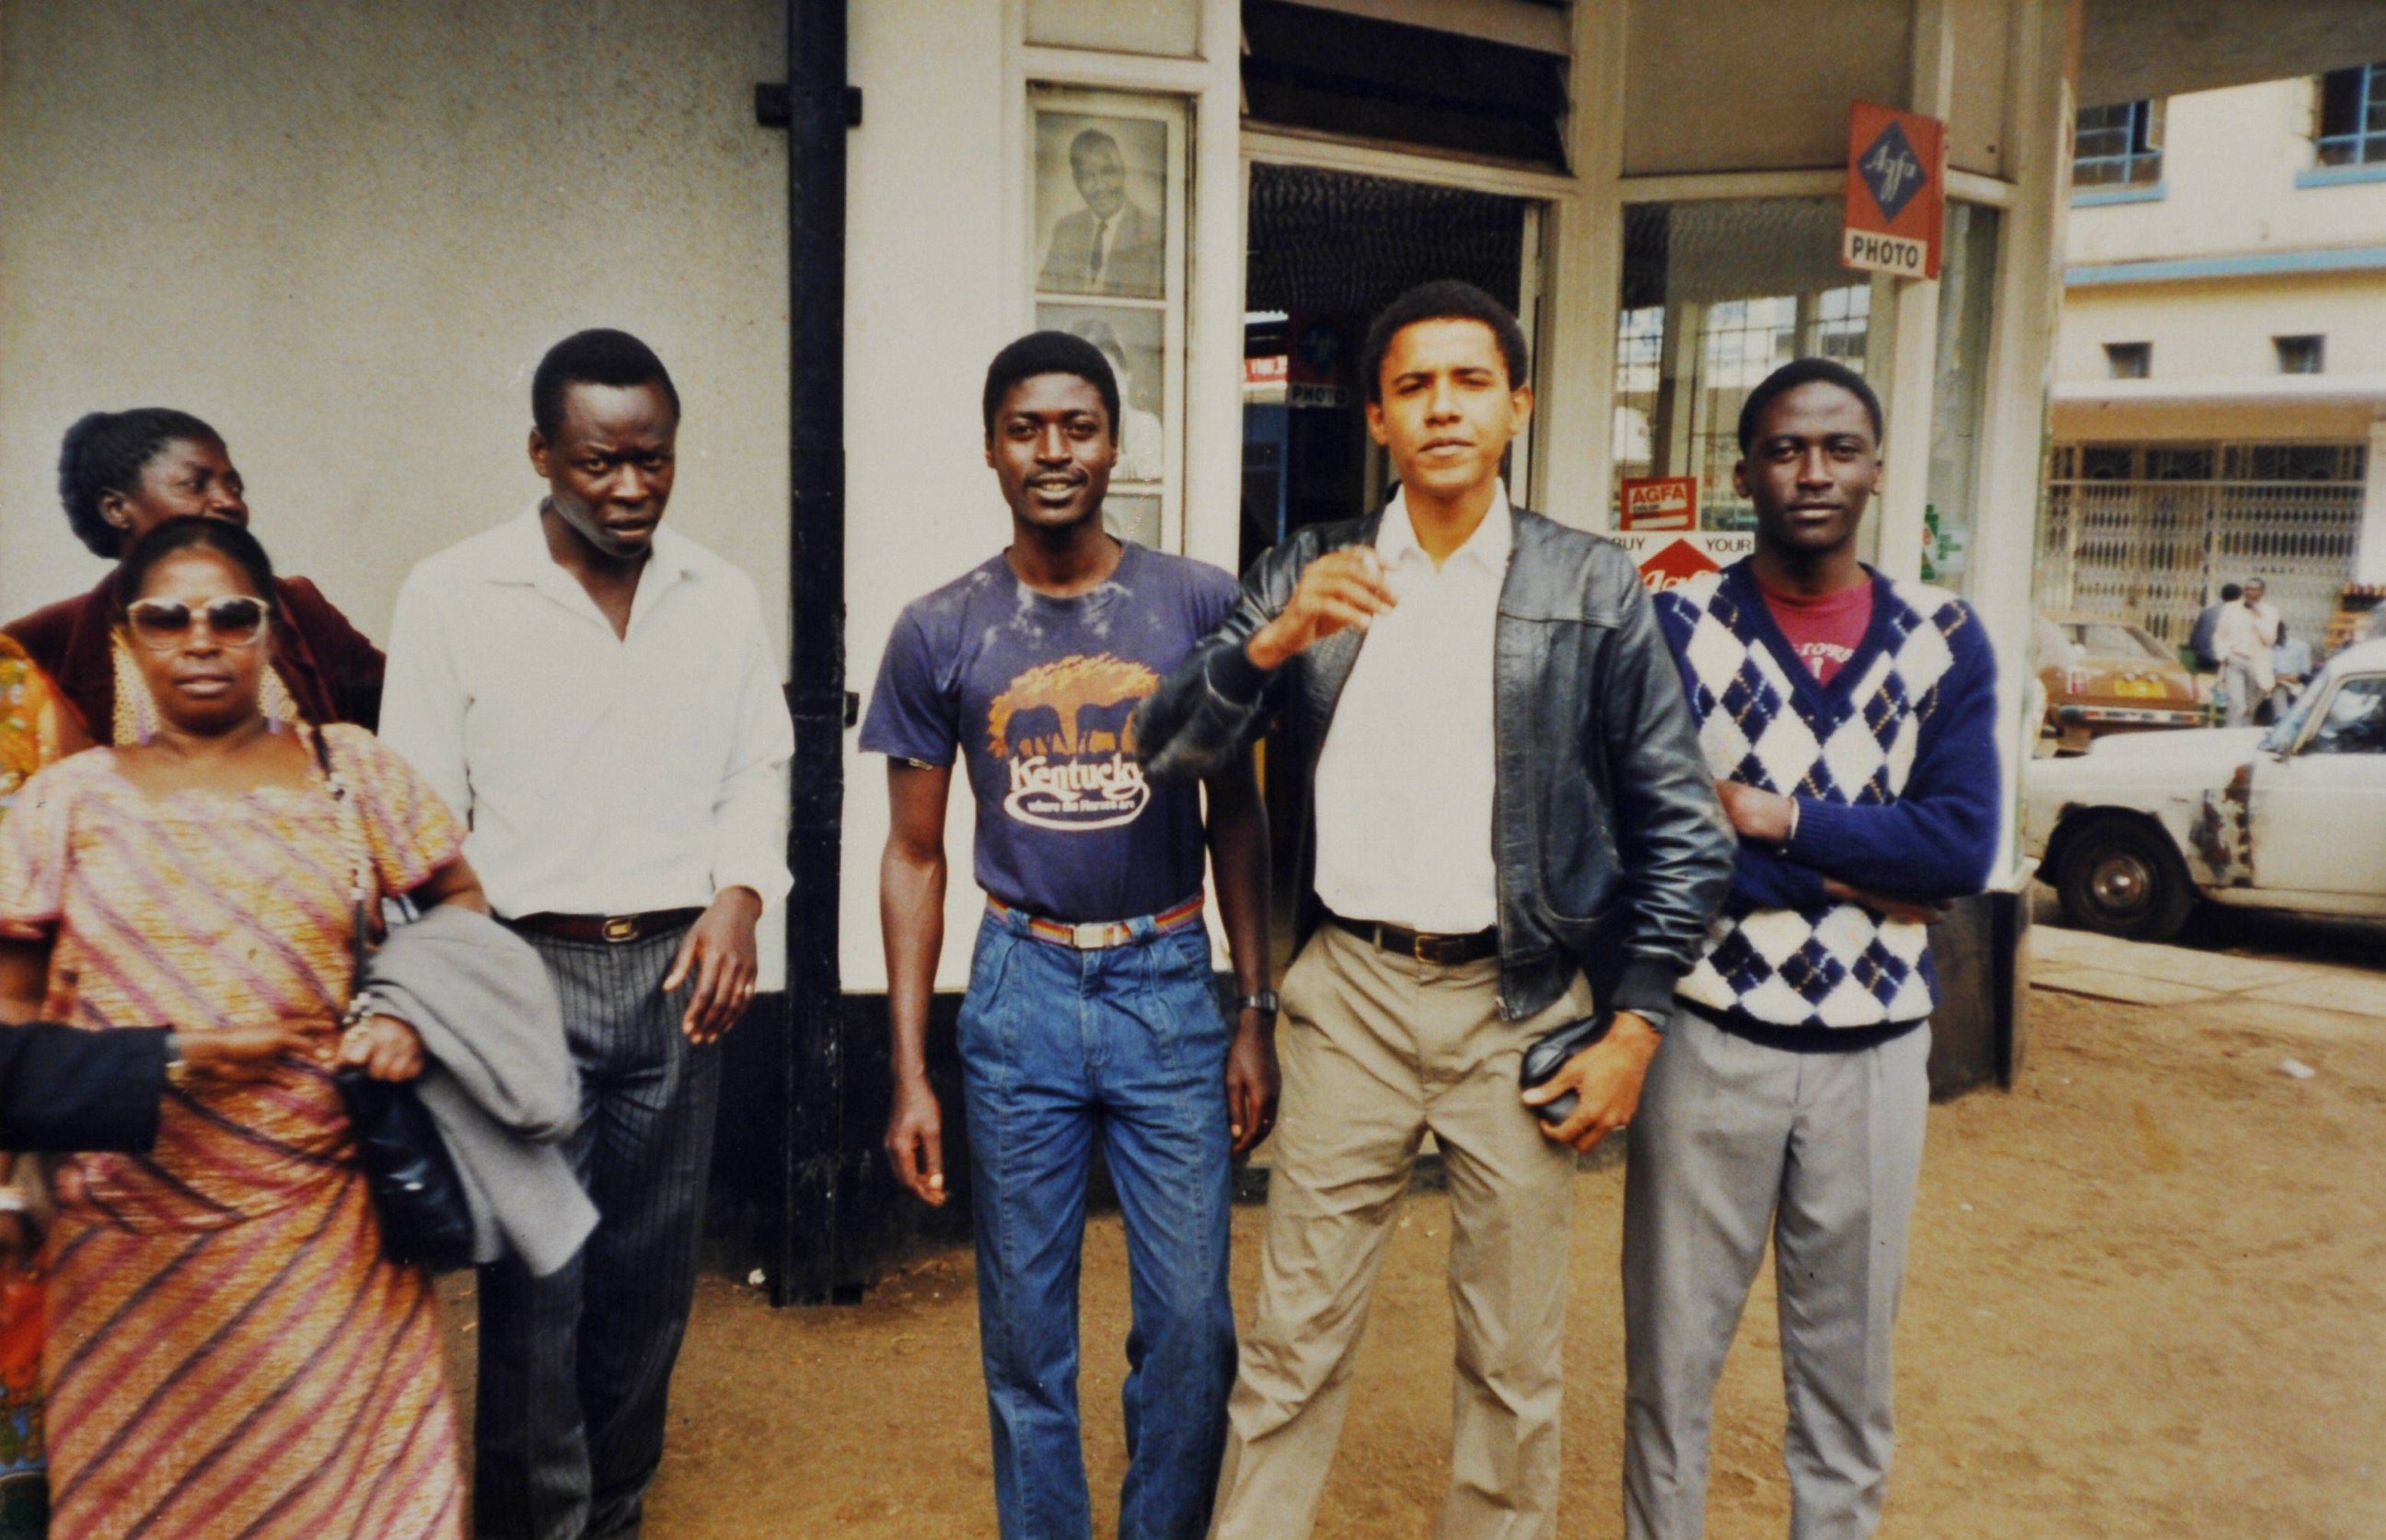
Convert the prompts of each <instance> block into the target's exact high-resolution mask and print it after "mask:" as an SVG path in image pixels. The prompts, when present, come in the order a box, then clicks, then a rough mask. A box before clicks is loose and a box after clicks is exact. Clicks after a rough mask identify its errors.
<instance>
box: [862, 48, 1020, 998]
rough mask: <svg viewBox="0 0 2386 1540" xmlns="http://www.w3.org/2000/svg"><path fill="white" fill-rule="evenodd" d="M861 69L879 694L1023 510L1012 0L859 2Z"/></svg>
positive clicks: (971, 915) (872, 806)
mask: <svg viewBox="0 0 2386 1540" xmlns="http://www.w3.org/2000/svg"><path fill="white" fill-rule="evenodd" d="M851 49H852V52H851V62H850V67H849V69H850V79H851V80H852V81H853V83H855V84H856V85H858V86H860V88H861V91H862V100H863V104H864V106H863V114H864V117H863V122H862V126H861V127H860V129H858V130H856V131H854V133H853V134H852V135H851V137H850V139H849V141H848V161H847V187H848V194H847V196H848V213H847V219H846V229H847V233H848V242H849V244H848V248H847V257H846V262H847V266H846V273H847V278H846V319H845V328H846V330H845V358H846V396H845V408H846V530H847V532H846V604H847V614H846V655H847V670H848V677H847V688H848V689H851V690H855V691H858V692H860V695H861V697H862V700H863V701H864V703H865V704H866V703H867V702H868V700H869V698H870V691H871V688H872V686H873V684H874V683H875V682H876V680H877V677H878V663H879V659H880V658H881V657H883V656H884V654H885V649H886V637H887V633H888V632H890V631H892V630H893V629H894V624H895V618H896V616H898V614H900V613H901V612H902V608H903V606H904V605H906V604H907V603H909V602H910V600H912V599H914V598H916V597H918V596H919V595H922V594H923V593H925V592H927V591H928V590H930V589H932V588H934V587H936V586H937V585H938V584H940V583H943V582H946V581H948V580H949V579H952V578H956V577H959V576H961V573H963V572H965V571H967V570H969V569H970V568H972V567H974V566H976V565H977V564H978V563H979V562H981V561H984V560H985V559H986V557H989V556H991V555H993V554H994V553H995V552H996V551H998V550H1000V549H1001V548H1002V547H1003V546H1004V545H1007V544H1009V543H1010V539H1011V518H1010V514H1009V512H1008V511H1007V510H1006V509H1005V508H1004V507H1003V503H1002V498H1001V495H999V493H998V491H997V489H996V487H995V482H994V472H993V471H991V470H987V469H986V457H985V444H986V433H985V429H984V425H983V419H982V418H981V416H980V413H979V406H978V397H979V392H980V389H981V387H982V385H983V383H984V382H985V378H986V363H987V361H988V360H990V359H991V358H992V357H994V354H995V352H996V350H997V349H998V348H1000V347H1001V346H1002V344H1004V343H1006V342H1009V341H1010V340H1011V337H1012V336H1013V335H1014V334H1015V331H1016V328H1015V327H1014V324H1013V322H1014V320H1015V313H1016V311H1017V310H1018V308H1019V306H1018V304H1017V300H1016V296H1015V295H1014V294H1013V293H1012V292H1011V289H1010V288H1009V287H1008V277H1007V275H1008V274H1009V272H1010V271H1011V264H1010V263H1008V262H1006V261H1005V260H1004V259H1002V257H1001V255H1000V254H1001V253H1002V252H1003V251H1004V250H1006V249H1007V247H1006V242H1005V239H1004V232H1005V231H1006V230H1008V229H1009V228H1010V226H1009V224H1008V223H1007V221H1008V219H1009V218H1010V215H1009V212H1008V210H1007V208H1006V205H1005V189H1006V188H1007V187H1008V185H1009V181H1008V178H1007V176H1006V168H1005V161H1004V154H1005V146H1006V136H1005V118H1006V115H1007V114H1009V113H1011V112H1024V110H1025V106H1024V102H1025V98H1024V96H1023V95H1021V96H1017V97H1016V98H1015V99H1014V96H1013V94H1011V93H1009V92H1007V91H1006V88H1005V81H1004V64H1005V59H1004V16H1003V7H1002V6H1000V5H998V4H991V3H974V4H968V5H961V4H949V5H948V4H938V5H934V6H929V5H910V4H901V5H857V6H854V7H853V12H852V41H851ZM858 738H859V734H858V733H852V732H848V733H847V734H846V767H845V773H846V797H845V863H844V878H843V883H842V886H843V890H844V902H843V910H842V913H843V923H842V927H841V930H842V934H843V945H842V949H841V953H842V955H841V965H842V969H843V971H844V976H845V984H846V987H847V988H848V989H853V990H877V989H883V988H885V979H886V973H885V963H884V961H883V959H882V958H881V955H880V952H879V929H878V856H879V852H880V850H881V849H882V848H883V846H884V845H885V841H886V822H887V820H886V766H885V759H883V758H882V757H879V756H877V755H865V754H863V753H861V752H860V747H859V744H858ZM963 780H964V778H963V777H962V776H961V775H960V774H956V775H955V776H954V778H953V782H954V787H955V795H954V797H953V804H952V819H951V822H950V824H949V825H948V829H947V833H946V848H947V850H948V853H949V855H950V856H951V858H952V861H953V878H952V883H951V888H950V903H949V904H948V921H947V931H948V936H947V939H946V945H945V956H944V966H943V968H942V970H940V973H939V980H938V982H939V983H941V984H943V985H945V986H947V987H956V988H957V987H959V986H960V985H961V983H964V982H965V981H966V979H967V976H968V972H969V940H968V938H969V936H970V934H971V933H972V930H971V928H972V927H973V926H974V925H975V923H976V915H977V912H978V910H979V909H980V908H982V907H983V906H984V903H985V899H984V897H983V895H980V894H979V893H978V891H977V889H976V887H975V886H974V885H973V883H971V882H970V877H969V872H970V864H969V850H970V839H971V832H972V830H973V821H972V818H971V813H972V808H971V803H970V798H969V795H968V791H967V788H966V786H965V785H964V783H963Z"/></svg>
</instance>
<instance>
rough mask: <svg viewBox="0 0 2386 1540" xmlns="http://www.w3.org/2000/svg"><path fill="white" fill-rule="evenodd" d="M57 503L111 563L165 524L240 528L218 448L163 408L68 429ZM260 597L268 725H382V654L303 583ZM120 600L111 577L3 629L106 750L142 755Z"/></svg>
mask: <svg viewBox="0 0 2386 1540" xmlns="http://www.w3.org/2000/svg"><path fill="white" fill-rule="evenodd" d="M58 495H59V498H60V500H61V501H63V502H64V503H65V504H66V510H67V522H68V524H69V525H70V526H71V527H72V528H73V530H74V532H75V534H76V536H77V538H79V539H81V540H82V543H83V544H84V545H87V546H89V547H90V548H91V551H92V554H93V555H94V556H99V557H107V558H108V559H110V560H114V559H116V558H117V557H119V556H120V555H122V554H123V552H124V550H125V548H126V547H128V546H130V545H132V543H133V542H134V541H136V540H138V539H140V538H141V536H143V535H144V534H145V533H147V532H149V531H151V530H153V529H155V528H157V526H158V525H159V524H161V523H164V522H165V521H166V520H169V519H175V518H181V517H184V516H187V515H192V514H197V515H200V516H202V517H205V518H208V519H219V520H224V521H226V522H228V523H232V524H238V525H240V526H242V527H243V528H245V527H246V526H247V524H248V497H247V491H246V488H245V486H244V485H243V483H242V482H241V478H240V471H239V470H237V469H236V468H235V467H234V466H233V465H232V456H231V454H230V452H229V451H227V450H226V449H225V448H224V442H223V436H222V435H221V434H220V433H218V432H216V431H215V430H214V429H213V428H210V427H208V426H207V424H206V423H205V422H202V421H200V420H199V419H197V418H195V417H193V416H192V415H191V414H190V413H188V412H178V411H174V410H172V409H170V408H169V407H141V408H139V409H137V410H134V411H129V412H94V413H92V414H91V415H90V416H88V417H86V418H84V419H82V421H80V422H77V423H76V424H75V425H74V426H73V427H72V428H69V429H68V430H67V436H66V442H65V444H63V445H62V446H61V447H60V449H59V451H58ZM268 596H269V597H270V598H271V599H272V600H273V605H274V610H275V613H276V615H277V617H278V623H277V624H276V626H275V627H274V629H273V632H272V633H271V635H270V639H269V640H268V642H267V657H268V659H269V661H270V668H269V669H268V670H267V671H266V673H265V675H264V683H263V696H262V698H263V701H264V706H265V712H266V715H267V716H269V717H272V718H275V719H277V720H283V721H309V722H335V721H341V722H357V723H359V724H361V725H363V726H365V727H371V726H373V725H374V724H375V722H376V721H377V720H378V719H379V718H380V715H381V676H382V655H381V649H380V648H378V647H376V646H374V645H372V643H370V641H368V640H366V638H365V635H364V633H363V632H359V631H358V630H357V628H356V627H354V626H352V625H350V624H348V621H347V617H345V616H344V615H342V614H341V613H340V612H339V611H338V610H337V609H335V608H333V606H332V602H331V601H330V600H329V599H326V598H325V597H323V595H322V593H321V591H320V590H319V589H317V588H316V586H315V585H314V584H313V583H311V582H308V581H307V580H306V579H304V578H281V579H277V580H276V581H275V582H274V585H273V593H272V594H271V595H268ZM123 597H124V596H123V579H122V573H121V570H120V569H119V570H116V571H111V572H109V573H108V574H107V576H106V577H104V578H102V579H101V580H100V581H99V586H98V587H96V588H94V589H93V590H92V591H91V592H90V593H88V594H85V595H81V596H80V597H77V598H72V599H66V600H62V601H61V602H59V603H57V604H54V605H51V606H49V607H46V608H44V609H37V610H35V611H34V612H33V613H32V614H31V615H27V616H24V617H23V618H21V619H19V620H15V621H12V622H10V623H9V624H8V625H7V626H6V628H5V629H6V633H7V634H8V635H9V636H10V637H12V638H14V639H15V640H16V641H17V642H18V643H19V644H21V645H22V646H23V647H24V649H25V651H26V653H27V654H29V655H30V656H31V657H32V659H33V661H34V662H35V663H37V664H39V665H40V666H41V668H42V669H43V670H44V671H45V672H46V673H47V674H48V675H49V676H50V678H51V679H52V680H53V681H54V682H56V683H57V687H58V690H59V692H60V693H61V694H62V695H65V696H66V698H67V700H68V702H69V704H71V705H72V706H73V707H74V708H75V709H76V710H77V711H78V712H80V713H81V714H82V721H83V725H84V726H85V727H86V728H87V729H88V730H89V732H90V733H91V735H92V736H93V737H94V738H95V739H97V740H98V741H99V742H101V743H104V744H108V743H115V744H131V743H140V742H142V741H143V740H144V736H145V735H147V734H149V733H152V732H155V731H156V730H157V711H156V710H155V709H154V707H152V705H151V703H150V701H149V699H148V697H147V696H146V695H144V693H143V691H142V690H141V689H140V688H139V684H138V682H139V678H140V670H139V669H138V667H137V666H136V665H135V663H134V660H133V657H132V652H131V649H130V647H129V646H128V645H127V644H126V641H125V639H124V638H123V637H122V636H120V635H119V634H118V633H117V630H116V627H117V621H118V620H119V615H120V612H121V611H122V609H123Z"/></svg>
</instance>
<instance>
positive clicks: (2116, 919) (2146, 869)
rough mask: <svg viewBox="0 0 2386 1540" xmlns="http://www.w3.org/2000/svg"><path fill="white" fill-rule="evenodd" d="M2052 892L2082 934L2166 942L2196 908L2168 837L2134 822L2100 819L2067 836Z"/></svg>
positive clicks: (2192, 890) (2184, 871) (2181, 863)
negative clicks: (2053, 891) (2065, 846)
mask: <svg viewBox="0 0 2386 1540" xmlns="http://www.w3.org/2000/svg"><path fill="white" fill-rule="evenodd" d="M2070 846H2071V848H2070V849H2068V850H2066V851H2065V852H2064V856H2063V870H2062V871H2061V872H2060V873H2058V874H2057V876H2056V879H2055V892H2056V894H2057V895H2059V896H2060V897H2061V898H2062V900H2063V916H2064V918H2065V919H2066V920H2069V921H2070V922H2071V923H2072V925H2073V926H2075V927H2076V928H2078V929H2079V930H2083V931H2096V932H2100V933H2103V934H2105V935H2109V936H2120V937H2122V938H2124V939H2125V940H2129V941H2166V940H2168V939H2169V938H2170V937H2172V936H2174V935H2176V934H2178V933H2179V927H2180V926H2181V925H2184V924H2185V923H2187V917H2188V913H2189V911H2191V910H2192V909H2193V908H2195V883H2194V881H2193V880H2192V879H2191V878H2190V877H2189V876H2188V874H2187V863H2186V862H2184V861H2182V860H2180V859H2179V851H2178V849H2177V848H2176V847H2175V846H2174V845H2172V844H2171V843H2170V837H2169V836H2168V835H2166V834H2165V833H2162V831H2160V830H2158V829H2155V828H2154V827H2152V826H2151V825H2148V824H2145V823H2142V822H2140V821H2139V820H2136V819H2127V818H2103V819H2099V820H2096V821H2095V822H2093V823H2091V824H2090V825H2088V827H2086V828H2084V829H2082V830H2080V831H2079V832H2078V833H2077V834H2075V835H2074V836H2072V839H2071V841H2070Z"/></svg>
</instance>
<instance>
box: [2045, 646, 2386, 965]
mask: <svg viewBox="0 0 2386 1540" xmlns="http://www.w3.org/2000/svg"><path fill="white" fill-rule="evenodd" d="M2025 773H2026V776H2027V781H2026V786H2025V789H2026V792H2027V795H2026V797H2025V802H2024V812H2023V828H2022V840H2023V849H2024V851H2025V853H2026V854H2028V855H2034V856H2037V857H2039V858H2040V860H2041V866H2040V873H2041V876H2042V877H2043V878H2044V879H2045V880H2046V881H2047V882H2048V883H2052V884H2053V887H2054V889H2055V892H2056V893H2057V894H2058V895H2060V896H2061V897H2062V900H2063V912H2064V915H2065V916H2066V919H2068V920H2069V921H2070V922H2071V923H2072V924H2073V925H2076V926H2078V927H2080V928H2082V929H2085V930H2091V931H2102V932H2103V933H2106V934H2107V935H2117V936H2128V937H2130V938H2133V939H2136V940H2141V941H2158V940H2161V939H2162V938H2164V937H2166V936H2168V935H2170V934H2172V933H2175V932H2177V931H2178V929H2179V926H2180V925H2182V924H2184V923H2185V922H2186V920H2187V917H2188V913H2189V911H2190V910H2191V909H2192V908H2194V907H2195V901H2196V898H2197V896H2198V895H2202V896H2204V897H2205V898H2209V899H2211V900H2213V901H2214V902H2216V903H2221V904H2233V905H2240V906H2243V907H2246V908H2265V909H2285V910H2290V911H2294V912H2299V913H2304V914H2329V915H2380V916H2386V641H2376V642H2364V643H2362V644H2360V645H2356V646H2352V647H2347V648H2346V649H2345V650H2344V651H2342V652H2341V653H2339V654H2337V655H2336V656H2335V657H2332V658H2330V659H2329V662H2328V666H2327V667H2326V668H2324V669H2322V670H2320V673H2319V676H2318V677H2317V679H2315V680H2313V681H2312V682H2311V683H2310V684H2309V685H2308V686H2306V687H2305V689H2304V693H2303V695H2301V696H2300V697H2299V698H2298V699H2297V700H2296V701H2295V704H2294V708H2293V709H2292V710H2291V711H2290V712H2288V714H2287V715H2286V717H2285V718H2283V719H2282V720H2279V722H2278V723H2277V724H2276V725H2275V726H2272V727H2268V728H2258V727H2243V728H2196V729H2191V730H2188V731H2184V732H2142V733H2129V734H2126V735H2122V736H2117V737H2107V738H2099V739H2097V740H2096V742H2095V744H2094V745H2093V746H2092V747H2091V748H2090V749H2089V751H2088V752H2087V753H2085V754H2083V755H2080V756H2078V757H2076V758H2068V759H2040V760H2035V761H2033V762H2032V763H2031V764H2030V765H2029V767H2028V770H2027V771H2026V772H2025Z"/></svg>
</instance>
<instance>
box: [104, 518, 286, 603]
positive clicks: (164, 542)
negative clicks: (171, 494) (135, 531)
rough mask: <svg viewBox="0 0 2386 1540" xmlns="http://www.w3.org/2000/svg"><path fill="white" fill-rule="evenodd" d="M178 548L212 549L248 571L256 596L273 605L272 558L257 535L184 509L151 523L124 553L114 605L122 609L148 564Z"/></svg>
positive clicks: (138, 586)
mask: <svg viewBox="0 0 2386 1540" xmlns="http://www.w3.org/2000/svg"><path fill="white" fill-rule="evenodd" d="M182 551H213V552H215V553H216V554H217V555H219V556H220V557H224V558H225V559H227V560H229V561H230V562H231V563H232V565H233V566H235V567H237V568H239V569H240V570H242V571H243V572H245V573H246V574H248V581H249V582H251V583H253V584H255V585H256V588H257V597H258V598H260V599H263V600H264V601H265V605H266V607H267V608H268V609H270V608H272V607H273V558H272V557H269V556H267V555H266V554H265V547H264V546H263V545H259V544H258V543H257V536H255V535H253V534H251V533H249V532H248V531H247V530H245V529H244V528H243V527H242V526H240V525H238V524H234V523H232V522H231V521H230V520H222V519H207V518H203V517H201V516H200V515H198V514H195V513H185V514H180V515H178V516H176V517H174V518H172V519H169V520H165V521H164V522H163V523H160V524H157V525H156V526H154V527H153V528H152V529H151V530H150V531H149V532H148V533H147V534H144V535H143V536H142V537H141V538H140V539H138V540H136V541H134V542H133V543H132V547H131V548H130V549H129V550H127V551H126V552H125V553H124V562H123V565H121V566H120V567H119V568H118V569H117V571H116V603H117V607H118V608H119V610H122V609H123V608H125V607H129V606H130V605H131V604H132V601H133V600H135V599H137V598H139V597H140V596H141V585H142V583H143V582H146V581H147V580H148V577H149V571H150V569H151V568H154V567H156V566H157V564H158V563H159V562H161V561H163V560H165V559H166V558H167V557H170V556H173V555H175V554H176V553H178V552H182Z"/></svg>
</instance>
